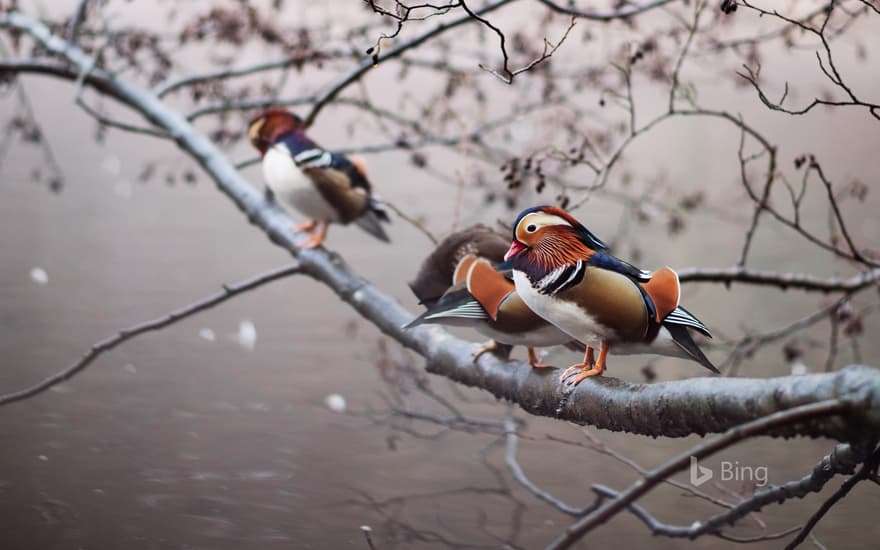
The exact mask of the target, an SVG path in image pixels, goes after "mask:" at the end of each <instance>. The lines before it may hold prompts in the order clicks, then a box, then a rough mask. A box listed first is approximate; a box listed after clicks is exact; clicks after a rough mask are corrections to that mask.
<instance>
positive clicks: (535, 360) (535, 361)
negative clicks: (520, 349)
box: [528, 348, 551, 369]
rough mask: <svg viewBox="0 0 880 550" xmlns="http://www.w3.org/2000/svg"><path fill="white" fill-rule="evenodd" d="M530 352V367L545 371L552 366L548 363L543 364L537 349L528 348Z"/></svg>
mask: <svg viewBox="0 0 880 550" xmlns="http://www.w3.org/2000/svg"><path fill="white" fill-rule="evenodd" d="M528 350H529V365H531V366H533V367H535V368H536V369H544V368H547V367H549V366H551V365H548V364H547V363H542V362H541V359H540V358H539V357H538V354H537V353H535V348H528Z"/></svg>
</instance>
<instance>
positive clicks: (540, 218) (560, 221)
mask: <svg viewBox="0 0 880 550" xmlns="http://www.w3.org/2000/svg"><path fill="white" fill-rule="evenodd" d="M520 223H521V224H526V225H523V226H521V227H524V229H525V230H526V231H529V226H535V229H534V230H532V231H535V230H537V228H539V227H545V226H548V225H565V226H568V227H571V224H570V223H568V221H567V220H566V219H565V218H560V217H559V216H556V215H554V214H546V213H544V212H532V213H531V214H529V215H527V216H526V217H524V218H523V219H522V221H521V222H520ZM532 231H529V232H530V233H531V232H532Z"/></svg>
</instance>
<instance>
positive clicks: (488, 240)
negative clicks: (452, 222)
mask: <svg viewBox="0 0 880 550" xmlns="http://www.w3.org/2000/svg"><path fill="white" fill-rule="evenodd" d="M509 245H510V242H509V239H508V238H507V236H506V235H502V234H501V233H499V232H498V231H495V230H494V229H492V228H490V227H487V226H485V225H483V224H481V223H478V224H475V225H472V226H470V227H467V228H465V229H462V230H460V231H456V232H455V233H452V234H451V235H449V236H448V237H446V238H445V239H443V240H442V241H440V243H439V244H438V245H437V247H436V248H435V249H434V251H433V252H431V254H429V255H428V257H427V258H425V260H424V261H423V262H422V266H421V268H420V269H419V273H418V275H416V278H415V279H414V280H413V281H412V282H411V283H409V287H410V288H411V289H412V291H413V294H415V295H416V298H418V299H419V303H420V304H422V305H424V306H426V307H431V306H433V305H434V304H435V303H436V302H437V300H439V299H440V297H441V296H442V295H443V293H444V292H446V291H447V290H448V289H449V287H450V286H452V281H453V275H454V274H455V270H456V268H457V267H458V264H459V262H461V260H462V258H464V257H465V256H467V255H468V254H473V255H475V256H477V257H479V258H485V259H487V260H489V261H490V262H492V263H493V264H498V263H501V262H502V261H504V253H505V252H507V247H508V246H509Z"/></svg>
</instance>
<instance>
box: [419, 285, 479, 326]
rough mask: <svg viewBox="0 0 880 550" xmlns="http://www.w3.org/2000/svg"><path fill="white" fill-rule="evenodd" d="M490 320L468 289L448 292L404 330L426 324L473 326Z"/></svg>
mask: <svg viewBox="0 0 880 550" xmlns="http://www.w3.org/2000/svg"><path fill="white" fill-rule="evenodd" d="M487 319H489V314H488V313H486V310H485V309H483V306H481V305H480V302H478V301H477V300H476V298H474V297H473V296H471V293H470V292H468V291H467V289H466V288H460V289H457V290H452V291H450V292H447V293H446V294H444V295H443V297H442V298H440V299H439V300H438V301H437V303H435V304H434V305H433V306H431V307H430V308H428V310H427V311H425V312H424V313H422V314H421V315H419V316H418V317H416V318H415V319H413V320H412V321H411V322H409V323H407V324H406V325H404V327H403V328H404V329H408V328H412V327H415V326H418V325H425V324H441V325H471V324H473V323H474V322H477V321H484V320H487Z"/></svg>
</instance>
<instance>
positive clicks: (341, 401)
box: [324, 393, 347, 413]
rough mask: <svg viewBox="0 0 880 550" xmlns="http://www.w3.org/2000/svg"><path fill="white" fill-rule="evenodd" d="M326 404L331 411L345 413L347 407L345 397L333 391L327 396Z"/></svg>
mask: <svg viewBox="0 0 880 550" xmlns="http://www.w3.org/2000/svg"><path fill="white" fill-rule="evenodd" d="M324 404H325V405H327V408H328V409H330V410H331V411H333V412H338V413H344V412H345V409H346V408H347V405H346V403H345V398H344V397H342V396H341V395H339V394H338V393H331V394H330V395H328V396H327V397H325V398H324Z"/></svg>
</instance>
